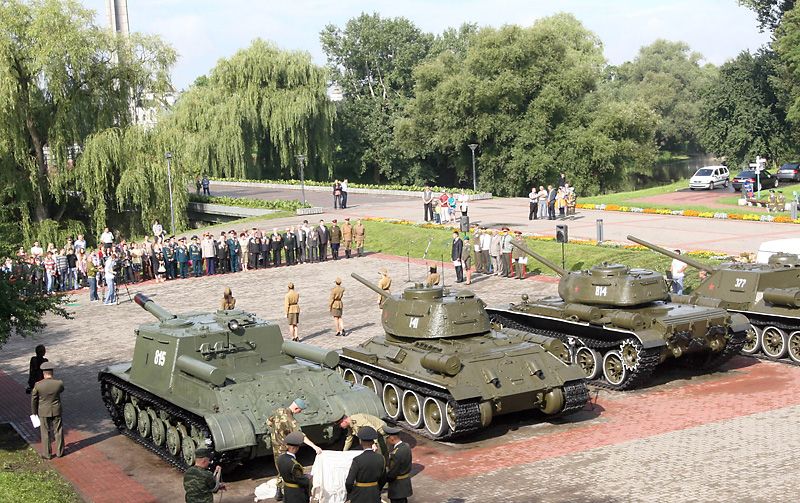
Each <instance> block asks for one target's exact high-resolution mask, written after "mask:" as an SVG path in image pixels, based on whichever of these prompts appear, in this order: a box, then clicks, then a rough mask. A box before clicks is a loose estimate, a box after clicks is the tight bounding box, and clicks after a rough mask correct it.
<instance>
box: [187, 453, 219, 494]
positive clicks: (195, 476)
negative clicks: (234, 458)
mask: <svg viewBox="0 0 800 503" xmlns="http://www.w3.org/2000/svg"><path fill="white" fill-rule="evenodd" d="M210 462H211V459H210V456H209V452H208V449H206V448H205V447H200V448H198V449H196V450H195V451H194V465H192V466H191V467H189V469H188V470H186V473H184V474H183V488H184V489H185V490H186V503H214V493H216V492H217V491H219V490H220V489H221V490H223V491H224V490H225V489H227V488H228V487H227V486H226V485H225V484H220V483H219V478H220V475H221V473H222V467H221V466H219V465H217V467H216V468H215V469H214V474H213V475H212V474H211V472H210V471H208V464H209V463H210Z"/></svg>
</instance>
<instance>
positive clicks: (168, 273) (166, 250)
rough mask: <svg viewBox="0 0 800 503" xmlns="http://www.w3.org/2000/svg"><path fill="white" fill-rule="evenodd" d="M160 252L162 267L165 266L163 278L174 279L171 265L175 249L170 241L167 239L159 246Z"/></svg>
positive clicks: (173, 262) (172, 264)
mask: <svg viewBox="0 0 800 503" xmlns="http://www.w3.org/2000/svg"><path fill="white" fill-rule="evenodd" d="M161 252H162V253H163V254H164V267H165V274H164V276H165V280H173V279H175V273H174V269H173V266H174V265H175V264H176V262H175V249H174V248H173V247H172V242H171V241H170V240H168V241H167V242H166V243H164V244H163V245H162V246H161Z"/></svg>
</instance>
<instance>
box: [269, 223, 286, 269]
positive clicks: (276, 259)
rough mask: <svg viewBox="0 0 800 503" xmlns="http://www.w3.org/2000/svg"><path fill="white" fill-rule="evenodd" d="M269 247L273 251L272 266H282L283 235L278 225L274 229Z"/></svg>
mask: <svg viewBox="0 0 800 503" xmlns="http://www.w3.org/2000/svg"><path fill="white" fill-rule="evenodd" d="M269 247H270V250H271V251H272V267H280V265H281V249H282V248H283V236H281V235H280V233H279V232H278V228H277V227H274V228H273V229H272V236H270V237H269Z"/></svg>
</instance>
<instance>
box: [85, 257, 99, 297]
mask: <svg viewBox="0 0 800 503" xmlns="http://www.w3.org/2000/svg"><path fill="white" fill-rule="evenodd" d="M99 264H100V261H99V259H98V258H97V253H96V252H94V251H93V252H92V253H91V254H90V255H89V259H88V260H87V261H86V279H87V280H88V281H89V302H94V301H95V300H100V297H98V296H97V276H98V274H99V270H98V269H97V266H98V265H99Z"/></svg>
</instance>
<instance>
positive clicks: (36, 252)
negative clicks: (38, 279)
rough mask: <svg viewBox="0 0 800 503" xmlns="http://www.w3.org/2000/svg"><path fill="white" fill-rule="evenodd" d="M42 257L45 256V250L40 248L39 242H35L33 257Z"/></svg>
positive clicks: (32, 249) (32, 250)
mask: <svg viewBox="0 0 800 503" xmlns="http://www.w3.org/2000/svg"><path fill="white" fill-rule="evenodd" d="M42 255H44V250H43V249H42V247H41V246H39V242H38V241H34V242H33V246H31V257H34V258H38V257H41V256H42Z"/></svg>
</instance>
